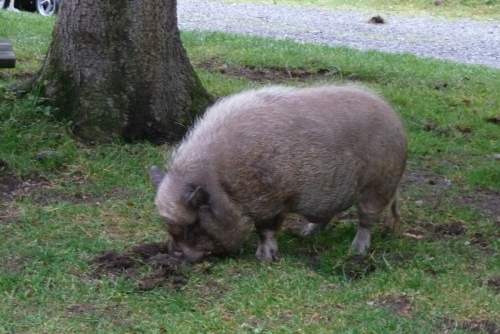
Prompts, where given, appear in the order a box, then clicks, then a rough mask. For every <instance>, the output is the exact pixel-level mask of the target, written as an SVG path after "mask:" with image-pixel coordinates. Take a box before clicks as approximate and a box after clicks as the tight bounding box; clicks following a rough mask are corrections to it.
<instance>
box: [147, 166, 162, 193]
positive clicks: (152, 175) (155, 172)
mask: <svg viewBox="0 0 500 334" xmlns="http://www.w3.org/2000/svg"><path fill="white" fill-rule="evenodd" d="M164 176H165V173H163V171H162V170H161V169H160V168H158V167H156V166H153V167H151V169H150V170H149V179H150V180H151V182H152V183H153V185H154V186H155V188H156V189H158V187H159V186H160V183H161V181H162V180H163V177H164Z"/></svg>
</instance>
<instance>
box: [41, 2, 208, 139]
mask: <svg viewBox="0 0 500 334" xmlns="http://www.w3.org/2000/svg"><path fill="white" fill-rule="evenodd" d="M176 6H177V2H176V0H147V1H124V0H113V1H101V0H63V1H62V5H61V8H60V11H59V16H58V18H57V22H56V25H55V28H54V32H53V35H52V42H51V44H50V47H49V51H48V53H47V56H46V59H45V63H44V64H43V67H42V69H41V70H40V72H39V73H38V75H37V77H36V78H35V80H34V86H33V89H37V90H39V92H40V93H41V95H42V96H43V97H46V98H47V99H48V101H49V103H50V104H51V105H53V106H54V107H55V114H56V117H58V118H59V119H62V120H66V121H69V122H70V123H71V124H72V127H73V132H74V134H75V135H77V136H78V137H80V138H82V139H83V140H85V141H92V142H98V143H103V142H109V141H112V140H114V139H119V138H120V139H123V140H125V141H127V142H133V141H138V140H149V141H152V142H155V143H163V142H166V141H175V140H178V139H180V138H181V137H182V136H183V134H184V133H185V132H186V130H187V128H188V127H189V126H190V125H191V124H192V122H193V121H194V119H195V118H196V116H198V115H200V114H201V113H202V112H203V111H204V110H205V108H206V107H207V105H208V104H210V103H211V101H212V100H211V97H210V95H209V94H208V93H207V92H206V90H205V89H204V88H203V86H202V85H201V83H200V81H199V79H198V77H197V76H196V73H195V72H194V69H193V68H192V66H191V64H190V63H189V60H188V58H187V55H186V51H185V50H184V47H183V46H182V43H181V40H180V33H179V29H178V27H177V8H176Z"/></svg>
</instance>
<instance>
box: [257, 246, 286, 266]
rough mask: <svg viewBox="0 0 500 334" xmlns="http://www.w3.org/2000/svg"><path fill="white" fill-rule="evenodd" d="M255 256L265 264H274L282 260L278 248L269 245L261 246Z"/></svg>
mask: <svg viewBox="0 0 500 334" xmlns="http://www.w3.org/2000/svg"><path fill="white" fill-rule="evenodd" d="M255 256H256V257H257V258H258V259H259V260H262V261H265V262H273V261H278V260H279V259H280V258H279V255H278V248H277V247H270V246H269V245H267V244H260V245H259V247H258V248H257V252H256V253H255Z"/></svg>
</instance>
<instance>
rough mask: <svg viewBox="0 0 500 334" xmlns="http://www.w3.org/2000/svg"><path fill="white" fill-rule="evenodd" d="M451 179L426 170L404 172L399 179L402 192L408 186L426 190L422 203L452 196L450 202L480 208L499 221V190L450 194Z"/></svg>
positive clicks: (435, 202)
mask: <svg viewBox="0 0 500 334" xmlns="http://www.w3.org/2000/svg"><path fill="white" fill-rule="evenodd" d="M451 186H452V182H451V180H448V179H447V178H446V177H444V176H442V175H439V174H435V173H432V172H428V171H418V172H413V173H410V172H406V173H405V174H404V175H403V179H402V181H401V189H402V191H403V192H404V191H405V189H407V188H408V187H419V188H423V189H426V190H428V191H429V192H430V193H431V195H428V196H426V197H425V198H422V203H423V204H425V203H432V204H439V203H440V201H442V200H443V199H449V197H450V196H453V197H452V202H453V203H454V204H456V205H459V206H469V207H473V208H476V209H478V210H480V211H481V212H482V213H483V214H484V215H485V216H487V217H489V218H491V219H493V220H494V221H498V222H500V205H499V203H500V191H495V190H483V189H476V190H475V191H474V192H472V193H471V194H458V195H455V194H453V195H451V194H450V193H449V189H450V187H451Z"/></svg>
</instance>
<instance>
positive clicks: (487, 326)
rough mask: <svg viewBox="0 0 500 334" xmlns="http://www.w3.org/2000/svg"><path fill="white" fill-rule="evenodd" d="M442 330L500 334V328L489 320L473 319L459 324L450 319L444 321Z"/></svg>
mask: <svg viewBox="0 0 500 334" xmlns="http://www.w3.org/2000/svg"><path fill="white" fill-rule="evenodd" d="M440 327H441V328H440V330H443V331H449V330H455V329H458V330H463V331H466V332H472V333H488V334H500V326H499V325H498V324H496V323H495V322H493V321H492V320H489V319H472V320H468V321H464V322H458V321H455V320H453V319H450V318H445V319H443V322H442V325H441V326H440Z"/></svg>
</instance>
